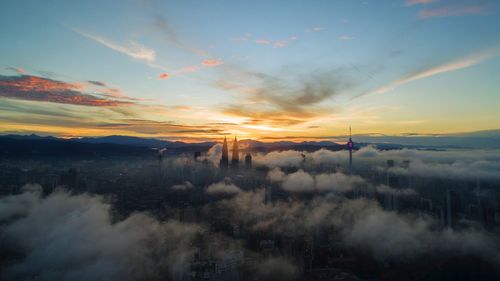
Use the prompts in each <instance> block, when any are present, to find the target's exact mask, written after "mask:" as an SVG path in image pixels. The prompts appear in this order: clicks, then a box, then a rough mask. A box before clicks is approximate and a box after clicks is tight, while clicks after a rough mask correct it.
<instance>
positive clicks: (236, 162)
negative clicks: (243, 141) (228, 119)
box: [231, 136, 240, 168]
mask: <svg viewBox="0 0 500 281" xmlns="http://www.w3.org/2000/svg"><path fill="white" fill-rule="evenodd" d="M239 163H240V151H239V149H238V140H237V139H236V136H235V137H234V142H233V157H232V159H231V166H232V167H233V168H237V167H238V165H239Z"/></svg>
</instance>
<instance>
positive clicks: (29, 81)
mask: <svg viewBox="0 0 500 281" xmlns="http://www.w3.org/2000/svg"><path fill="white" fill-rule="evenodd" d="M84 90H85V85H84V84H83V83H67V82H63V81H57V80H53V79H48V78H43V77H38V76H32V75H21V76H0V97H3V98H9V99H20V100H30V101H41V102H52V103H61V104H73V105H84V106H95V107H113V106H120V105H129V104H132V102H131V101H124V100H123V99H124V96H123V95H121V96H116V93H115V96H114V97H115V98H114V99H113V98H109V95H108V97H105V96H106V93H105V92H101V93H95V94H89V93H85V92H83V91H84ZM108 94H109V93H108Z"/></svg>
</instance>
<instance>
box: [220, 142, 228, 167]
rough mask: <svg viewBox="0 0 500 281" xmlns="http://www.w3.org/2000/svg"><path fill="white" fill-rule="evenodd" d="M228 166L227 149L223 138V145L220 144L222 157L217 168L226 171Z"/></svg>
mask: <svg viewBox="0 0 500 281" xmlns="http://www.w3.org/2000/svg"><path fill="white" fill-rule="evenodd" d="M228 166H229V152H228V149H227V140H226V137H224V143H223V144H222V157H221V159H220V163H219V167H220V168H221V169H226V168H227V167H228Z"/></svg>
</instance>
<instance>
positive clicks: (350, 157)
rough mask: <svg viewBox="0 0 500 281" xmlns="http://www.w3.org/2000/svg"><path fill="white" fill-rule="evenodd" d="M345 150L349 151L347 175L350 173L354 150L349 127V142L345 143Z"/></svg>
mask: <svg viewBox="0 0 500 281" xmlns="http://www.w3.org/2000/svg"><path fill="white" fill-rule="evenodd" d="M347 148H348V149H349V174H350V173H352V149H353V148H354V142H353V141H352V133H351V127H350V126H349V141H348V142H347Z"/></svg>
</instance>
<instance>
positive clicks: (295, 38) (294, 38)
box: [290, 36, 299, 41]
mask: <svg viewBox="0 0 500 281" xmlns="http://www.w3.org/2000/svg"><path fill="white" fill-rule="evenodd" d="M297 39H299V38H297V36H292V37H290V40H291V41H297Z"/></svg>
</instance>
